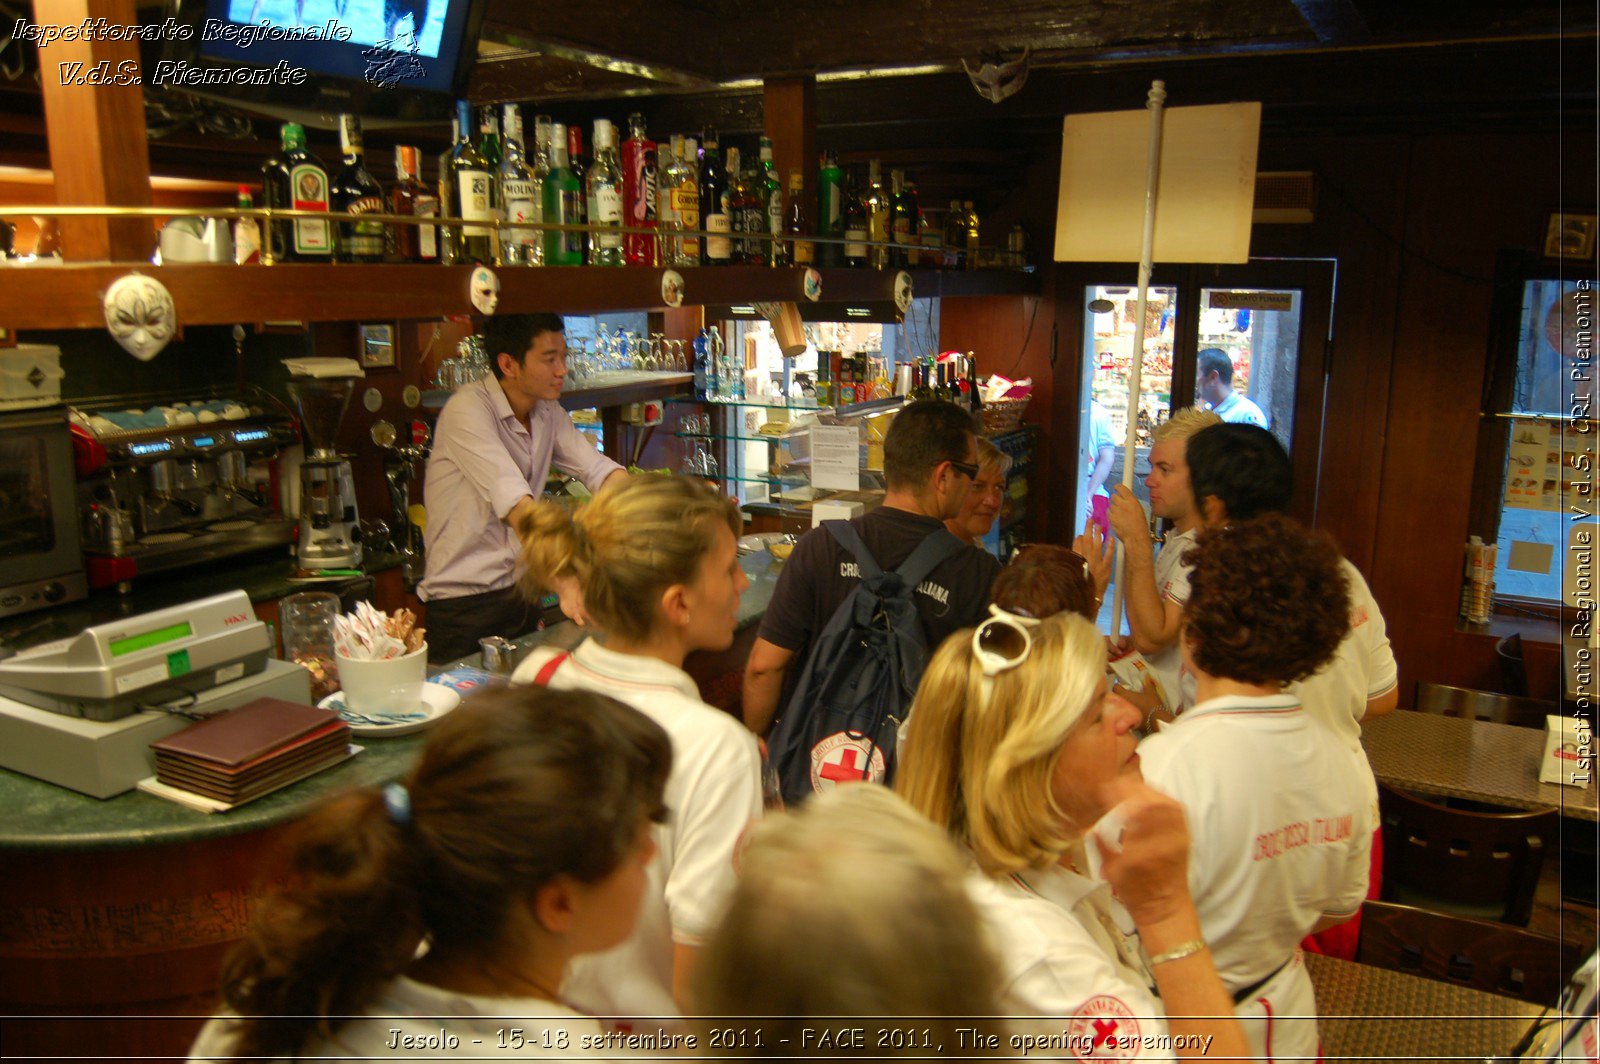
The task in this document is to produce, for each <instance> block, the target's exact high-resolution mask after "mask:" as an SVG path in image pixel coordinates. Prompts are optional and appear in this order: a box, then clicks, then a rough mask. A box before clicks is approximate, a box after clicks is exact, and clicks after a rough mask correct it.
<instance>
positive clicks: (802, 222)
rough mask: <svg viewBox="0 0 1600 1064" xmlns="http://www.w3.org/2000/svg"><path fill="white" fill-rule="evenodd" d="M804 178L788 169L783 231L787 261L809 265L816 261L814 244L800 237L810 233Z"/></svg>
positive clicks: (798, 172)
mask: <svg viewBox="0 0 1600 1064" xmlns="http://www.w3.org/2000/svg"><path fill="white" fill-rule="evenodd" d="M806 208H807V203H806V179H805V176H804V175H803V174H801V172H800V171H799V170H790V171H789V214H788V217H787V218H785V219H784V223H783V232H784V234H785V235H786V236H787V237H788V238H789V263H790V265H793V266H810V265H811V264H812V263H813V262H815V261H816V245H815V244H813V243H812V242H811V241H809V240H802V239H800V238H801V237H808V236H810V235H811V212H810V211H809V210H807V209H806Z"/></svg>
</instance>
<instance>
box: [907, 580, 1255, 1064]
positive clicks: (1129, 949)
mask: <svg viewBox="0 0 1600 1064" xmlns="http://www.w3.org/2000/svg"><path fill="white" fill-rule="evenodd" d="M1105 670H1106V652H1105V641H1104V639H1102V638H1101V636H1100V634H1099V632H1098V631H1097V630H1096V629H1095V626H1094V625H1093V624H1092V623H1091V622H1089V621H1088V620H1086V619H1084V618H1083V617H1080V616H1076V615H1074V614H1067V613H1058V614H1056V615H1055V616H1053V617H1049V618H1047V619H1045V620H1042V621H1041V620H1036V619H1034V618H1032V617H1027V616H1023V615H1020V614H1012V613H1008V612H1006V611H1005V610H1003V609H1001V608H1000V607H998V606H991V607H990V617H989V619H988V620H986V621H985V622H984V623H983V624H981V625H979V626H978V627H977V628H975V629H973V628H968V629H965V630H963V631H959V632H957V633H955V634H954V635H952V636H951V637H950V638H948V639H946V640H945V641H944V643H943V644H942V645H941V646H940V647H939V650H938V652H937V653H935V654H934V657H933V660H932V661H931V662H930V663H929V665H928V670H927V672H925V673H924V674H923V677H922V685H921V686H920V687H919V688H918V689H917V697H916V701H915V702H914V703H913V704H912V707H911V714H910V722H909V725H908V727H907V732H906V738H905V744H904V747H903V748H902V750H901V755H900V756H901V761H900V772H899V775H898V776H897V777H896V779H895V789H896V790H897V791H898V792H900V794H901V795H902V796H903V797H904V798H905V799H906V800H907V801H908V802H909V803H910V804H911V806H912V807H913V808H915V809H916V810H917V811H918V812H920V813H922V814H923V815H924V816H926V817H927V818H928V819H930V820H932V821H933V822H934V823H935V824H936V825H938V826H939V827H942V828H944V829H945V831H946V832H947V833H948V834H949V835H950V837H951V838H952V839H954V840H955V841H956V842H958V843H960V844H961V845H962V846H963V847H964V848H965V849H966V852H967V854H968V855H969V857H970V859H971V866H972V872H971V874H970V875H969V877H968V880H967V886H968V890H969V893H970V895H971V897H972V900H973V902H974V903H975V904H976V906H977V908H978V910H979V912H980V913H981V914H982V917H983V920H984V923H985V925H986V927H987V929H988V932H989V937H990V940H991V942H993V943H994V946H995V949H996V953H997V955H998V956H999V959H1000V966H1001V969H1002V980H1003V989H1002V1000H1003V1006H1004V1010H1005V1011H1006V1012H1007V1013H1008V1014H1009V1015H1012V1016H1016V1017H1023V1018H1037V1019H1038V1020H1039V1027H1040V1031H1039V1032H1035V1033H1046V1032H1049V1033H1052V1034H1060V1033H1062V1032H1065V1034H1064V1036H1063V1037H1065V1038H1066V1039H1067V1041H1066V1042H1064V1043H1063V1044H1061V1045H1059V1046H1056V1047H1054V1048H1058V1049H1063V1050H1073V1051H1075V1052H1076V1053H1077V1055H1078V1057H1080V1058H1081V1059H1085V1060H1088V1059H1101V1057H1102V1054H1103V1055H1104V1057H1105V1059H1117V1060H1131V1059H1137V1060H1156V1061H1160V1060H1168V1061H1170V1060H1172V1059H1173V1052H1172V1050H1171V1049H1168V1048H1164V1044H1165V1045H1169V1046H1180V1047H1190V1048H1179V1049H1178V1050H1177V1054H1176V1055H1177V1056H1179V1057H1186V1056H1196V1057H1198V1056H1202V1055H1204V1056H1206V1057H1208V1058H1209V1059H1224V1060H1225V1059H1229V1058H1232V1057H1246V1056H1248V1053H1249V1050H1248V1046H1247V1044H1246V1042H1245V1039H1244V1035H1243V1034H1242V1032H1241V1031H1240V1028H1239V1024H1238V1022H1237V1021H1236V1020H1235V1019H1234V1018H1233V1016H1232V1012H1233V1002H1232V1000H1231V999H1230V998H1229V997H1228V994H1227V991H1226V990H1225V989H1224V988H1223V985H1222V981H1221V980H1220V979H1219V978H1218V977H1217V970H1216V967H1215V965H1214V964H1213V963H1212V960H1211V954H1210V951H1209V950H1208V949H1207V947H1206V944H1205V942H1204V941H1203V940H1202V939H1201V937H1200V921H1199V918H1198V916H1197V915H1196V913H1195V907H1194V902H1193V900H1192V899H1191V898H1190V896H1189V887H1188V878H1187V862H1188V852H1189V835H1188V831H1187V828H1186V827H1185V824H1184V815H1183V810H1182V808H1181V807H1180V806H1179V805H1178V804H1177V803H1176V802H1174V801H1172V800H1171V799H1170V798H1167V797H1166V796H1164V795H1161V794H1158V793H1156V792H1155V791H1153V790H1151V789H1150V788H1149V787H1146V786H1145V785H1144V783H1143V782H1142V780H1141V779H1140V776H1139V759H1138V755H1136V754H1135V753H1134V744H1135V739H1134V736H1133V728H1134V726H1135V725H1136V724H1138V722H1139V713H1138V711H1137V710H1135V709H1134V708H1133V707H1132V706H1130V705H1128V704H1127V703H1126V702H1124V701H1122V700H1121V699H1120V698H1116V697H1108V695H1107V691H1106V681H1105ZM1113 808H1115V809H1116V815H1115V816H1112V817H1107V813H1109V812H1111V811H1112V809H1113ZM1102 818H1105V820H1104V821H1103V822H1102ZM1118 820H1120V821H1121V823H1120V824H1116V823H1115V822H1116V821H1118ZM1097 825H1100V826H1099V827H1098V828H1097ZM1091 828H1097V829H1096V830H1095V831H1094V832H1093V833H1092V834H1091V833H1090V829H1091ZM1091 861H1093V862H1095V863H1097V864H1098V866H1099V867H1098V870H1096V869H1095V868H1094V866H1093V865H1092V864H1091ZM1099 880H1104V881H1105V882H1100V881H1099ZM1106 883H1109V884H1110V890H1108V889H1107V887H1106ZM1111 891H1115V892H1116V900H1113V899H1112V897H1111ZM1118 902H1120V903H1121V904H1120V905H1119V904H1118ZM1130 924H1131V925H1132V926H1133V927H1134V928H1135V929H1136V934H1132V935H1129V934H1125V933H1124V931H1123V928H1124V927H1125V926H1128V925H1130ZM1169 1034H1170V1035H1171V1036H1172V1037H1171V1039H1170V1040H1167V1039H1165V1038H1164V1036H1166V1035H1169ZM1152 1036H1154V1037H1152ZM1063 1055H1065V1054H1063Z"/></svg>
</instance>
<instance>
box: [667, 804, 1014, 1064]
mask: <svg viewBox="0 0 1600 1064" xmlns="http://www.w3.org/2000/svg"><path fill="white" fill-rule="evenodd" d="M965 878H966V867H965V862H964V861H963V860H962V859H961V857H960V855H959V854H958V853H957V851H956V850H955V849H954V847H952V846H951V845H950V843H949V841H948V840H947V839H946V838H945V837H944V835H943V834H942V833H941V832H939V831H938V830H937V829H936V828H934V827H933V826H932V825H931V824H929V823H928V822H927V821H926V820H925V819H923V818H922V817H920V816H918V815H917V814H916V813H915V812H914V811H913V810H912V809H911V808H910V807H909V806H907V805H906V803H905V802H904V801H902V800H901V799H900V798H898V797H896V796H895V795H894V794H893V793H892V792H891V791H888V790H886V789H885V788H882V787H874V786H868V785H854V786H848V787H837V788H834V789H833V790H831V791H824V792H823V793H821V794H819V795H818V796H816V797H815V798H812V799H810V800H809V801H807V802H806V803H805V804H804V805H803V806H801V807H800V808H799V811H797V812H790V813H785V814H783V815H781V816H775V817H772V818H770V819H768V820H766V821H763V822H762V823H761V825H760V826H759V827H758V828H757V829H756V830H755V831H754V832H753V833H752V834H751V839H750V843H749V845H748V846H747V847H746V849H745V851H744V853H743V854H742V855H741V857H740V876H739V886H738V888H737V889H736V890H735V891H734V894H733V900H732V902H731V903H730V904H729V906H728V915H727V918H726V919H725V920H724V922H723V924H722V927H721V928H720V929H719V930H718V931H717V933H716V935H715V936H714V937H713V938H712V940H711V941H710V943H708V944H707V946H706V949H705V953H704V955H703V957H702V958H701V961H700V964H699V965H698V967H697V970H696V973H695V982H696V985H697V992H696V994H695V1004H696V1009H697V1011H699V1012H700V1013H702V1014H704V1015H707V1016H717V1017H759V1018H760V1019H758V1020H756V1021H754V1022H746V1023H743V1024H741V1028H742V1030H743V1032H744V1035H743V1038H742V1044H736V1045H732V1046H727V1047H724V1048H728V1049H731V1050H733V1051H735V1052H736V1053H737V1054H738V1055H773V1056H793V1055H794V1054H795V1053H796V1052H799V1053H801V1054H806V1051H807V1050H808V1049H810V1050H816V1049H819V1048H822V1047H819V1046H817V1045H816V1044H815V1037H814V1032H813V1038H812V1044H811V1045H809V1046H808V1045H807V1044H806V1034H805V1031H806V1029H814V1028H816V1027H817V1026H818V1025H817V1023H816V1020H817V1019H819V1018H825V1017H842V1016H877V1017H898V1016H915V1017H919V1019H918V1020H917V1021H916V1022H915V1023H907V1024H901V1025H893V1024H891V1025H890V1026H891V1027H900V1028H903V1029H901V1030H898V1031H895V1032H893V1033H892V1034H880V1033H879V1032H878V1031H877V1029H876V1028H874V1029H872V1030H869V1034H870V1035H871V1036H872V1037H871V1039H870V1041H869V1042H868V1044H867V1045H865V1046H862V1047H858V1048H860V1049H861V1050H862V1053H861V1055H864V1056H886V1055H887V1056H894V1055H907V1056H911V1055H922V1056H926V1055H929V1054H931V1053H934V1052H936V1046H939V1045H942V1046H944V1048H946V1049H948V1050H950V1051H952V1052H954V1051H955V1050H956V1049H957V1048H958V1044H959V1043H958V1036H957V1035H956V1032H955V1030H954V1026H953V1024H956V1023H959V1024H960V1025H961V1026H963V1027H967V1028H973V1029H977V1030H982V1031H984V1032H985V1033H991V1032H993V1031H995V1030H996V1029H997V1028H998V1025H997V1024H996V1023H995V1022H994V1021H993V1020H992V1019H985V1018H986V1017H994V1016H996V1015H997V1014H998V1013H999V1011H1000V1007H999V1006H1000V1000H999V988H1000V970H999V966H998V965H997V964H996V962H995V958H994V956H993V954H992V953H991V951H990V949H989V945H988V941H987V939H986V938H985V936H984V932H983V924H982V921H981V920H979V919H978V914H977V912H976V910H975V909H974V908H973V905H972V902H971V900H970V899H969V898H968V897H967V894H966V889H965V886H964V880H965ZM824 929H825V931H824ZM933 1017H950V1018H951V1022H950V1023H945V1024H941V1023H940V1022H938V1021H937V1020H934V1019H932V1018H933ZM878 1026H879V1027H882V1026H883V1025H881V1024H880V1025H878ZM757 1032H759V1035H757ZM967 1044H968V1045H971V1043H970V1042H968V1043H967ZM829 1055H832V1054H829Z"/></svg>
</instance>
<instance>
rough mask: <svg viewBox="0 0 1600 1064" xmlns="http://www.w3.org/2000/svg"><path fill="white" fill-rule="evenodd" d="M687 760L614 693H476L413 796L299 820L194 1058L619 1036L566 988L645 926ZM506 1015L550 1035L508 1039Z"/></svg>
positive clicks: (556, 1044)
mask: <svg viewBox="0 0 1600 1064" xmlns="http://www.w3.org/2000/svg"><path fill="white" fill-rule="evenodd" d="M671 762H672V747H671V744H670V742H669V740H668V738H667V735H666V733H665V732H664V731H663V730H662V729H661V728H660V727H659V726H657V725H656V724H655V723H654V722H652V721H651V720H650V719H649V718H648V717H646V716H645V715H644V714H642V713H639V712H638V711H636V710H633V709H630V708H628V707H627V706H625V705H623V704H621V703H620V702H617V701H615V700H614V699H611V698H606V697H604V696H602V695H597V694H591V693H588V692H583V691H561V692H557V691H546V690H538V689H536V690H529V689H527V688H512V689H506V690H499V691H489V692H485V693H483V694H480V695H478V696H476V697H474V698H472V699H471V700H469V701H468V702H467V703H466V704H465V705H463V706H462V707H461V708H460V709H458V710H456V711H455V712H454V713H452V714H450V716H448V717H446V718H445V719H444V720H442V721H440V722H439V725H438V726H437V727H436V728H435V729H434V731H433V733H432V734H431V735H430V736H429V738H428V743H427V745H426V746H425V747H424V748H423V751H422V757H421V759H420V760H419V761H418V763H417V766H416V768H415V769H413V770H412V772H411V774H410V776H409V777H407V779H406V780H405V782H404V783H398V782H397V783H390V784H388V785H386V786H384V787H382V788H365V789H362V790H357V791H352V792H350V793H348V794H343V795H340V796H337V797H335V798H332V799H330V800H329V801H328V802H326V803H325V804H324V805H322V806H321V807H320V808H318V809H317V810H315V811H313V812H312V813H311V814H310V815H309V816H307V817H306V819H305V820H303V821H302V822H301V823H300V824H299V825H298V827H297V828H296V830H295V833H294V834H293V835H292V836H291V837H290V840H289V841H288V843H287V846H286V849H285V851H284V853H283V855H282V866H281V867H280V868H279V869H277V870H276V872H277V874H276V875H274V876H273V877H272V878H273V879H276V880H279V881H281V882H282V883H284V886H282V887H281V888H279V889H278V890H277V891H276V892H275V893H273V894H272V895H270V896H269V897H268V899H267V901H266V902H265V903H264V904H263V905H262V907H261V909H260V911H259V912H258V913H257V915H256V917H255V919H254V920H253V921H252V923H251V927H250V931H249V934H248V936H247V937H246V939H245V941H244V942H243V943H241V944H240V946H239V947H238V949H236V950H235V951H234V953H233V954H232V955H231V956H230V957H229V959H228V961H227V963H226V964H225V966H224V969H223V984H222V999H223V1004H224V1006H225V1008H226V1010H227V1012H226V1013H225V1014H224V1015H222V1016H219V1017H218V1018H216V1019H214V1020H212V1021H211V1022H210V1023H208V1024H207V1025H206V1027H205V1028H204V1029H203V1030H202V1031H201V1032H200V1037H199V1038H198V1040H197V1041H196V1042H195V1045H194V1048H193V1049H192V1050H191V1053H192V1057H193V1059H194V1060H196V1061H200V1060H223V1059H256V1060H259V1059H281V1058H294V1057H299V1056H301V1055H305V1056H307V1057H315V1058H328V1057H360V1058H362V1059H373V1058H379V1059H382V1058H388V1057H393V1058H409V1057H412V1056H415V1055H416V1051H417V1050H418V1049H428V1048H432V1049H433V1050H434V1051H435V1052H439V1051H445V1050H448V1049H450V1048H452V1047H453V1045H461V1046H466V1047H470V1049H469V1053H470V1054H471V1055H494V1056H514V1057H518V1058H528V1057H538V1056H560V1057H567V1056H570V1055H571V1054H573V1053H577V1052H578V1051H579V1049H580V1043H581V1041H582V1039H583V1038H584V1037H585V1036H599V1035H600V1033H601V1029H600V1025H599V1023H598V1022H596V1021H595V1020H593V1019H590V1018H588V1017H586V1016H583V1015H581V1014H580V1013H578V1012H576V1011H574V1010H573V1009H572V1008H571V1007H570V1006H568V1005H567V1004H565V1003H564V1000H563V998H562V996H561V993H560V986H561V981H562V978H563V976H564V975H565V972H566V968H567V964H568V962H569V961H570V960H571V959H572V958H573V957H575V956H578V955H580V954H584V953H592V952H595V951H598V950H605V949H609V948H611V947H612V946H615V945H616V944H617V943H619V942H621V941H623V940H624V939H626V938H627V937H628V935H629V934H630V933H631V931H632V930H633V926H634V922H635V920H636V918H637V915H638V912H639V904H640V900H641V899H642V898H643V896H644V893H645V890H646V883H647V879H646V866H647V865H649V864H650V862H651V860H652V859H653V858H654V856H655V844H654V842H653V841H652V837H651V833H650V828H651V825H652V823H653V822H654V821H656V820H659V819H660V818H661V817H662V816H663V815H664V814H665V809H664V807H663V805H662V791H663V788H664V786H665V784H666V779H667V774H668V772H669V770H670V767H671ZM424 945H425V946H426V949H425V951H421V952H419V948H420V947H423V946H424ZM506 1017H529V1018H534V1017H538V1018H540V1020H541V1022H540V1023H539V1024H537V1025H536V1026H537V1028H539V1029H540V1030H541V1031H547V1032H548V1037H545V1038H538V1039H536V1038H534V1037H532V1035H531V1033H530V1035H529V1037H527V1038H526V1039H524V1040H523V1042H522V1043H521V1044H510V1043H509V1042H508V1040H506V1039H505V1038H504V1037H502V1036H501V1035H500V1034H499V1032H500V1031H501V1029H503V1028H505V1027H506ZM452 1039H454V1040H455V1042H454V1043H452V1041H451V1040H452Z"/></svg>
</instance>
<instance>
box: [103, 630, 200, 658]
mask: <svg viewBox="0 0 1600 1064" xmlns="http://www.w3.org/2000/svg"><path fill="white" fill-rule="evenodd" d="M192 635H194V627H193V626H192V625H190V624H189V622H188V621H182V622H180V623H178V624H169V625H167V626H166V627H165V628H156V629H153V630H151V631H148V632H141V633H139V634H138V635H130V636H128V637H127V638H125V639H113V640H112V641H111V656H112V657H114V658H120V657H122V655H124V654H132V653H133V652H135V651H137V650H149V649H150V648H151V647H158V646H160V645H161V644H162V643H170V642H172V641H173V640H174V639H187V638H189V637H190V636H192Z"/></svg>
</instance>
